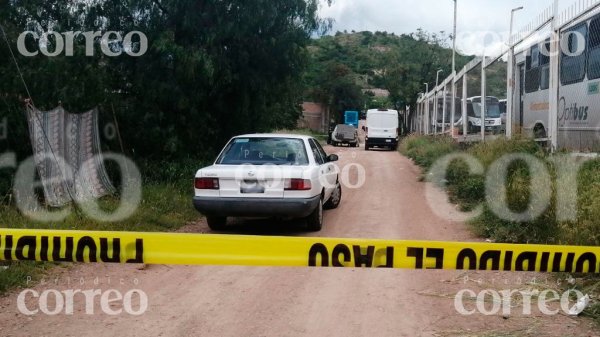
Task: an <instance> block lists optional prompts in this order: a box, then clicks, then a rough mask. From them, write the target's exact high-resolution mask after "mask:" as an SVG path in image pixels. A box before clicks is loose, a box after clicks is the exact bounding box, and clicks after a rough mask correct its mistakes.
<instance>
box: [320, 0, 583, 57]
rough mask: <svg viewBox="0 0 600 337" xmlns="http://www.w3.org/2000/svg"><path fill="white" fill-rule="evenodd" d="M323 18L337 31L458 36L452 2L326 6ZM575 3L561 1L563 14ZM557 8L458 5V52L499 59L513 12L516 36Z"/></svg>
mask: <svg viewBox="0 0 600 337" xmlns="http://www.w3.org/2000/svg"><path fill="white" fill-rule="evenodd" d="M321 1H322V3H321V8H320V15H321V17H324V18H332V19H334V21H335V23H334V26H333V33H335V32H336V31H344V30H347V31H349V32H350V31H352V30H355V31H364V30H369V31H377V30H379V31H387V32H393V33H396V34H409V33H412V32H415V31H416V30H417V29H418V28H422V29H424V30H425V31H428V32H431V33H434V32H440V31H445V32H446V33H447V34H451V33H452V25H453V20H454V2H453V1H452V0H333V3H332V5H331V6H328V5H327V4H326V2H325V1H324V0H321ZM574 1H575V0H559V10H563V9H564V8H566V7H568V5H571V4H572V3H573V2H574ZM552 5H553V1H552V0H527V1H525V0H458V16H457V17H458V19H457V22H458V23H457V37H458V38H457V46H458V49H459V50H460V51H461V52H462V53H465V54H470V55H473V54H474V55H482V54H483V53H484V50H485V54H486V55H494V53H499V52H500V50H501V48H502V45H503V44H504V43H505V42H506V41H507V40H508V35H509V26H510V12H511V9H513V8H516V7H520V6H523V7H524V9H523V10H521V11H519V12H516V13H515V23H514V31H517V30H519V29H521V28H523V27H524V26H525V25H527V24H529V23H530V22H531V21H533V19H534V18H535V17H536V16H537V15H539V14H540V13H542V12H543V11H544V10H545V9H546V8H548V7H551V6H552Z"/></svg>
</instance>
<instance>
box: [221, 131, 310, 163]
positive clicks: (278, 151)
mask: <svg viewBox="0 0 600 337" xmlns="http://www.w3.org/2000/svg"><path fill="white" fill-rule="evenodd" d="M217 164H220V165H242V164H252V165H265V164H274V165H308V157H307V155H306V148H305V147H304V142H303V141H302V140H301V139H293V138H273V137H265V138H234V139H233V140H231V142H229V144H227V146H226V147H225V150H223V153H222V154H221V156H220V157H219V159H217Z"/></svg>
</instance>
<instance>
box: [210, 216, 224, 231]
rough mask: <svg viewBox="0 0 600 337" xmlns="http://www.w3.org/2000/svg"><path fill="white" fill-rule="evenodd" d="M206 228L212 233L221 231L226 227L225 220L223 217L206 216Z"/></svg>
mask: <svg viewBox="0 0 600 337" xmlns="http://www.w3.org/2000/svg"><path fill="white" fill-rule="evenodd" d="M206 222H207V223H208V227H209V228H210V229H211V230H213V231H222V230H224V229H225V225H227V218H226V217H224V216H207V217H206Z"/></svg>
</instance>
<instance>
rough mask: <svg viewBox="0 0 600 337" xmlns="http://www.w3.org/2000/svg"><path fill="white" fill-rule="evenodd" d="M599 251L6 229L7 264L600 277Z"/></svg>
mask: <svg viewBox="0 0 600 337" xmlns="http://www.w3.org/2000/svg"><path fill="white" fill-rule="evenodd" d="M599 257H600V247H573V246H545V245H515V244H496V243H473V242H469V243H459V242H433V241H397V240H373V239H335V238H318V237H311V238H305V237H272V236H241V235H204V234H175V233H133V232H87V231H58V230H23V229H0V261H3V260H6V261H11V260H33V261H57V262H104V263H146V264H186V265H245V266H291V267H294V266H295V267H366V268H405V269H458V270H461V269H469V270H504V271H540V272H577V273H598V272H599V271H600V268H599V265H598V263H600V259H599Z"/></svg>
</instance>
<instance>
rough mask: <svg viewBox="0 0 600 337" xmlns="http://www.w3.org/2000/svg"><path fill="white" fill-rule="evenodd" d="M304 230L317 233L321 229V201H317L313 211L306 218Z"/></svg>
mask: <svg viewBox="0 0 600 337" xmlns="http://www.w3.org/2000/svg"><path fill="white" fill-rule="evenodd" d="M306 228H307V229H308V230H309V231H311V232H318V231H320V230H321V228H323V199H319V204H318V205H317V207H316V208H315V210H314V211H313V212H312V213H310V215H309V216H307V217H306Z"/></svg>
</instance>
